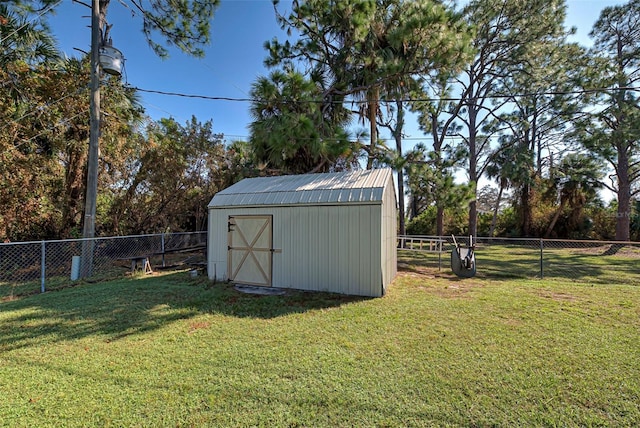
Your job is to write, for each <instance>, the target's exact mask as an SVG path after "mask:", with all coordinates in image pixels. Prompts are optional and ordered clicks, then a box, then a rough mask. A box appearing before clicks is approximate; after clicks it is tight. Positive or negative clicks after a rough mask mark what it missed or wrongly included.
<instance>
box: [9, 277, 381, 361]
mask: <svg viewBox="0 0 640 428" xmlns="http://www.w3.org/2000/svg"><path fill="white" fill-rule="evenodd" d="M368 299H369V298H366V297H357V296H344V295H339V294H332V293H316V292H303V291H293V290H289V291H287V293H286V294H284V295H280V296H263V295H255V294H244V293H241V292H238V291H236V290H235V289H234V288H233V286H232V285H230V284H226V283H216V284H214V283H212V282H210V281H209V280H208V279H206V278H202V277H200V278H196V279H193V278H190V277H189V276H188V274H187V273H186V272H176V273H168V274H165V275H161V276H149V277H138V278H135V277H132V278H127V279H122V280H118V281H111V282H105V283H96V284H83V285H79V286H77V287H74V288H67V289H63V290H60V291H54V292H48V293H44V294H38V295H33V296H27V297H23V298H19V299H16V300H12V301H5V302H1V303H0V312H1V314H0V353H2V352H3V351H8V350H12V349H18V348H23V347H29V346H38V345H40V344H45V343H47V344H48V343H51V342H59V341H68V340H74V339H80V338H83V337H88V336H98V337H99V336H103V337H104V340H105V341H106V342H109V341H114V340H118V339H121V338H124V337H127V336H130V335H137V334H142V333H146V332H149V331H153V330H157V329H160V328H162V327H163V326H164V325H166V324H169V323H172V322H174V321H177V320H180V319H188V318H191V317H194V316H196V315H199V314H203V313H211V314H222V315H227V316H233V317H250V318H264V319H269V318H275V317H280V316H284V315H287V314H291V313H303V312H307V311H311V310H318V309H326V308H331V307H338V306H341V305H343V304H348V303H352V302H358V301H364V300H368Z"/></svg>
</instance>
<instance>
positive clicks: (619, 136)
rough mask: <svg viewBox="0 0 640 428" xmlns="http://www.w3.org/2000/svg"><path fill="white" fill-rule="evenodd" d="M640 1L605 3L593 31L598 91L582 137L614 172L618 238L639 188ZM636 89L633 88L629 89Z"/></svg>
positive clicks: (592, 76)
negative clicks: (637, 89) (639, 90)
mask: <svg viewBox="0 0 640 428" xmlns="http://www.w3.org/2000/svg"><path fill="white" fill-rule="evenodd" d="M639 20H640V1H638V0H631V1H629V2H628V3H627V4H624V5H621V6H612V7H607V8H605V9H604V10H603V11H602V12H601V14H600V18H599V19H598V21H597V22H596V23H595V25H594V27H593V30H592V32H591V37H593V38H594V48H593V50H592V52H591V54H592V55H593V57H594V58H595V60H594V61H593V63H592V66H591V68H590V69H589V70H587V75H588V77H589V79H588V80H587V82H588V84H590V85H593V87H596V88H607V90H606V91H602V92H600V91H598V97H597V98H596V100H595V101H594V102H599V104H597V105H598V108H596V109H591V110H590V112H589V114H588V115H587V116H586V117H585V120H583V121H581V122H579V123H578V129H579V130H580V131H582V133H581V134H579V135H578V138H579V139H580V141H581V142H582V144H583V145H584V146H585V147H586V148H587V149H588V150H589V151H590V152H592V153H593V154H594V155H596V156H598V157H600V158H601V159H603V160H604V161H606V162H607V163H608V164H609V165H610V167H611V168H612V169H613V171H614V175H613V176H614V178H615V181H614V182H613V183H607V182H603V185H605V186H606V187H608V188H609V189H610V190H612V191H614V192H615V193H616V194H617V199H618V213H617V220H616V239H618V240H623V241H626V240H629V238H630V219H631V210H632V206H631V200H632V198H633V197H634V196H635V195H637V194H638V193H639V192H640V187H638V186H637V183H638V180H640V158H639V157H638V153H639V152H640V151H639V148H640V127H638V123H639V122H640V101H639V100H640V98H638V96H637V95H636V94H635V91H634V90H633V89H632V88H633V87H634V86H635V85H636V84H637V83H638V82H640V25H638V23H639ZM630 88H631V89H630Z"/></svg>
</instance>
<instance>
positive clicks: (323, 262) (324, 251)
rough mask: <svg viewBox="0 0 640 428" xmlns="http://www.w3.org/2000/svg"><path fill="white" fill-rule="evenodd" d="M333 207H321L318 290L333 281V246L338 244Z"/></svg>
mask: <svg viewBox="0 0 640 428" xmlns="http://www.w3.org/2000/svg"><path fill="white" fill-rule="evenodd" d="M331 210H332V207H326V206H323V207H320V209H319V212H320V225H321V227H320V229H319V230H320V236H318V242H319V249H320V253H319V255H320V263H319V269H320V270H319V271H318V279H317V288H316V290H318V291H321V290H323V289H325V288H327V287H328V285H329V284H330V283H331V281H333V272H332V264H331V263H332V260H331V258H332V256H333V255H334V253H335V252H334V251H333V247H334V246H335V245H336V243H337V241H336V240H335V234H334V227H335V226H334V224H333V222H332V220H331Z"/></svg>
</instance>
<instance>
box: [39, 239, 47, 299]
mask: <svg viewBox="0 0 640 428" xmlns="http://www.w3.org/2000/svg"><path fill="white" fill-rule="evenodd" d="M46 259H47V257H46V244H45V241H42V243H41V244H40V292H41V293H44V291H45V289H44V278H45V276H46V269H47V267H46Z"/></svg>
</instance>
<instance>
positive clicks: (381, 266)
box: [207, 169, 397, 296]
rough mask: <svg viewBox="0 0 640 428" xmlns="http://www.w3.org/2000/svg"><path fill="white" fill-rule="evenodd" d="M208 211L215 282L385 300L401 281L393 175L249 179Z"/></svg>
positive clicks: (353, 173) (225, 193) (370, 173)
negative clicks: (393, 283)
mask: <svg viewBox="0 0 640 428" xmlns="http://www.w3.org/2000/svg"><path fill="white" fill-rule="evenodd" d="M208 209H209V236H208V239H209V242H208V261H207V262H208V263H207V269H208V274H209V278H210V279H212V280H213V279H215V280H219V281H226V280H230V281H233V282H235V283H239V284H249V285H259V286H266V287H279V288H292V289H299V290H315V291H329V292H335V293H342V294H352V295H360V296H381V295H383V294H384V292H385V290H386V288H387V287H388V285H389V284H390V283H391V281H392V280H393V278H394V277H395V276H396V272H397V258H396V239H397V238H396V218H397V216H396V197H395V188H394V184H393V177H392V171H391V170H390V169H375V170H366V171H362V170H357V171H347V172H338V173H329V174H304V175H289V176H280V177H259V178H248V179H244V180H242V181H240V182H238V183H236V184H234V185H233V186H231V187H229V188H227V189H225V190H223V191H221V192H218V193H217V194H216V195H215V196H214V197H213V199H212V200H211V202H210V203H209V207H208Z"/></svg>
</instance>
